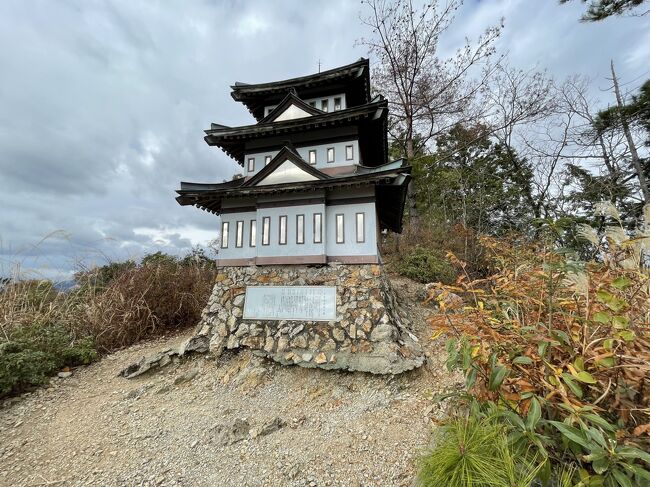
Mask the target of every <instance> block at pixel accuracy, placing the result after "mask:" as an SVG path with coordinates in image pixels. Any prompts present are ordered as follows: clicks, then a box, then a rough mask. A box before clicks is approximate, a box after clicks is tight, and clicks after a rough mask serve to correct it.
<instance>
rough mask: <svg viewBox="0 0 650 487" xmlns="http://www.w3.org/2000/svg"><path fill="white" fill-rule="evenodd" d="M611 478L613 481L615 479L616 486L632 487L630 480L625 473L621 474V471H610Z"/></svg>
mask: <svg viewBox="0 0 650 487" xmlns="http://www.w3.org/2000/svg"><path fill="white" fill-rule="evenodd" d="M612 476H613V477H614V479H616V482H618V485H620V486H621V487H634V486H633V485H632V481H631V480H630V478H629V477H628V476H627V475H625V473H623V472H622V471H621V470H619V469H617V468H615V469H614V470H612Z"/></svg>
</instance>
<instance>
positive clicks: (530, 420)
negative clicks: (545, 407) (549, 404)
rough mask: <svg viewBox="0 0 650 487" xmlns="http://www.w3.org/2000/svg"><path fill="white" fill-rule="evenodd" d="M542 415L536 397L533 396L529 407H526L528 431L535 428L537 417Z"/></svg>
mask: <svg viewBox="0 0 650 487" xmlns="http://www.w3.org/2000/svg"><path fill="white" fill-rule="evenodd" d="M541 417H542V408H541V407H540V405H539V401H538V400H537V398H536V397H533V398H532V399H531V401H530V407H529V408H528V414H527V415H526V428H527V429H529V430H530V431H533V430H534V429H535V426H537V423H538V422H539V419H540V418H541Z"/></svg>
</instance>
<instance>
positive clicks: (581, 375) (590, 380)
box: [574, 370, 597, 384]
mask: <svg viewBox="0 0 650 487" xmlns="http://www.w3.org/2000/svg"><path fill="white" fill-rule="evenodd" d="M574 377H575V378H576V379H578V380H579V381H580V382H583V383H585V384H595V383H596V382H597V381H596V379H594V377H593V375H591V374H590V373H589V372H587V371H585V370H583V371H582V372H578V373H577V374H575V375H574Z"/></svg>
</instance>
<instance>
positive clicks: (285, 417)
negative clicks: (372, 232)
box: [0, 279, 460, 487]
mask: <svg viewBox="0 0 650 487" xmlns="http://www.w3.org/2000/svg"><path fill="white" fill-rule="evenodd" d="M394 286H395V288H396V290H397V292H398V295H399V300H400V302H401V304H402V305H403V306H404V307H405V308H406V309H407V310H408V312H409V314H410V315H411V318H412V319H413V320H414V321H415V322H416V334H417V335H418V336H419V337H420V340H421V342H422V343H423V345H424V346H425V348H426V350H427V355H428V357H429V358H428V363H427V365H426V366H424V367H422V368H420V369H418V370H415V371H411V372H409V373H406V374H402V375H399V376H396V377H392V376H371V375H367V374H362V373H346V372H334V371H322V370H315V369H302V368H300V367H283V366H280V365H276V364H274V363H270V362H268V361H266V360H264V359H261V358H258V357H255V356H253V355H252V354H250V353H249V352H240V353H236V354H233V353H230V354H224V355H222V356H221V357H220V358H219V359H218V360H217V361H215V360H213V359H211V358H210V357H209V356H196V357H192V358H190V359H188V360H184V361H180V362H175V363H173V364H171V365H168V366H167V367H166V368H164V369H162V370H159V371H156V372H153V373H150V374H148V375H147V374H145V375H143V376H141V377H138V378H136V379H133V380H127V379H123V378H119V377H117V374H118V372H119V371H120V370H121V369H122V368H123V367H124V366H126V365H128V364H130V363H132V362H134V361H137V360H138V359H139V358H140V357H142V356H143V355H149V354H151V353H153V352H155V351H158V350H162V349H164V348H168V347H170V346H173V345H177V344H179V343H180V342H181V341H182V340H183V339H184V338H185V336H177V337H172V338H167V339H160V340H156V341H152V342H147V343H142V344H138V345H136V346H133V347H130V348H128V349H126V350H122V351H119V352H117V353H114V354H112V355H109V356H107V357H105V358H104V359H102V360H101V361H100V362H98V363H96V364H93V365H91V366H89V367H85V368H80V369H78V370H76V371H75V372H74V374H73V376H72V377H70V378H66V379H58V378H57V379H53V380H52V383H51V385H50V386H49V387H47V388H43V389H40V390H38V391H36V392H33V393H30V394H25V395H23V396H22V397H20V398H15V399H12V400H8V401H5V403H4V404H3V405H2V406H3V407H2V409H0V438H2V441H1V443H0V485H2V486H5V485H6V486H37V485H40V486H46V485H47V486H50V485H56V486H90V485H92V486H94V485H98V486H136V485H137V486H140V485H143V486H149V485H151V486H153V485H160V486H168V485H169V486H171V485H177V486H274V487H275V486H323V485H331V486H410V485H413V478H414V472H415V461H416V459H417V457H418V455H419V453H420V452H421V451H422V449H423V448H424V447H426V444H427V442H428V439H429V435H430V431H431V428H432V427H434V425H435V421H436V420H438V419H441V418H442V417H444V415H445V411H444V407H445V406H444V405H440V404H434V403H433V402H432V401H431V397H432V396H433V395H434V394H436V393H440V392H444V391H449V390H451V389H453V388H455V387H457V386H458V384H459V380H460V379H459V377H457V376H452V375H449V374H448V373H447V372H446V369H445V368H444V342H443V341H442V340H440V339H439V340H437V341H431V340H430V339H429V334H430V333H429V331H428V329H427V326H426V324H425V323H424V318H425V316H426V315H427V314H428V312H429V311H428V310H427V309H426V308H424V307H422V306H421V305H419V304H418V301H417V293H418V290H419V289H421V287H420V286H417V285H416V284H414V283H412V282H410V281H408V280H406V279H396V280H394ZM188 333H189V332H188Z"/></svg>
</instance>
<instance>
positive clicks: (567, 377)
mask: <svg viewBox="0 0 650 487" xmlns="http://www.w3.org/2000/svg"><path fill="white" fill-rule="evenodd" d="M562 379H564V383H565V384H566V385H567V386H568V387H569V389H571V392H573V393H574V394H575V395H576V396H577V397H578V398H580V399H582V388H581V387H580V385H579V384H576V382H575V380H573V377H572V376H571V374H567V373H566V372H565V373H564V374H562Z"/></svg>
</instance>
